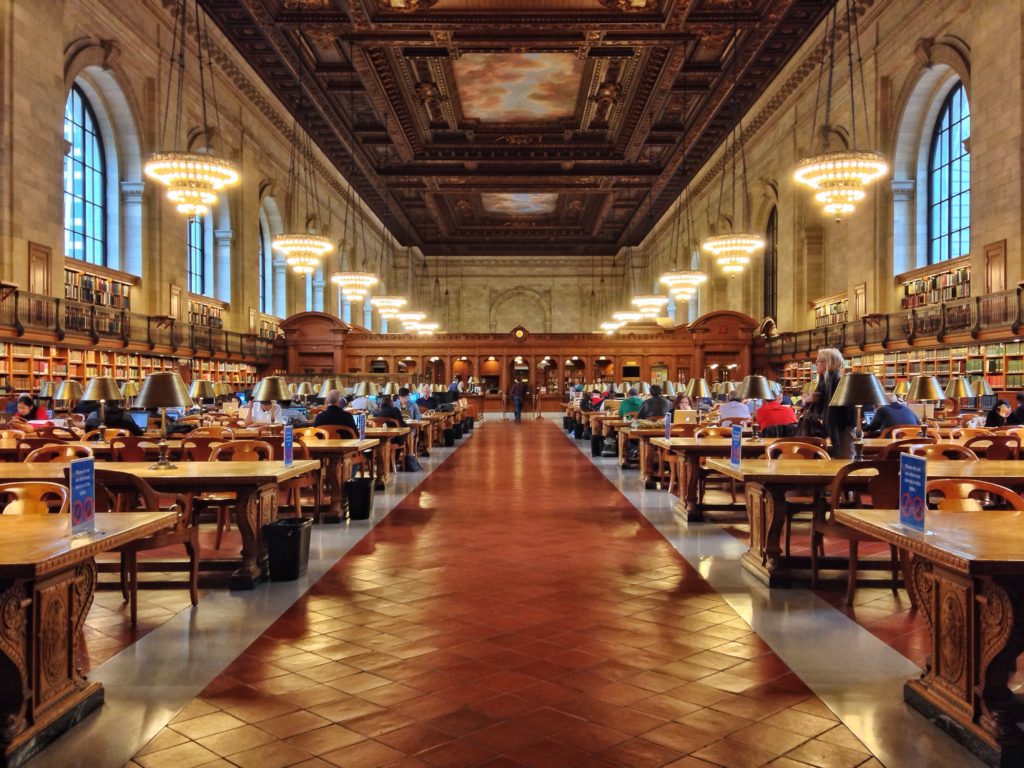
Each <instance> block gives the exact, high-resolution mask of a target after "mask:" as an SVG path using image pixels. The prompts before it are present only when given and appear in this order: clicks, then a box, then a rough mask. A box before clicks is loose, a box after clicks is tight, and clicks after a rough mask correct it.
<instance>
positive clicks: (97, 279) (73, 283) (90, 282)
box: [64, 261, 139, 310]
mask: <svg viewBox="0 0 1024 768" xmlns="http://www.w3.org/2000/svg"><path fill="white" fill-rule="evenodd" d="M68 263H69V262H68V261H65V267H64V298H65V299H68V300H70V301H80V302H82V303H84V304H94V305H96V306H97V307H110V308H111V309H124V310H131V308H132V298H131V290H132V286H133V285H138V283H139V279H138V278H137V277H135V276H134V275H129V274H126V273H124V272H117V271H115V270H113V269H106V268H105V267H100V266H96V265H89V267H88V268H86V267H78V266H67V264H68Z"/></svg>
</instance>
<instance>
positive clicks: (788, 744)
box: [729, 723, 807, 755]
mask: <svg viewBox="0 0 1024 768" xmlns="http://www.w3.org/2000/svg"><path fill="white" fill-rule="evenodd" d="M729 738H730V739H732V740H733V741H738V742H740V743H742V744H746V745H748V746H751V747H756V748H758V749H763V750H765V751H767V752H771V753H772V754H775V755H782V754H785V753H786V752H789V751H790V750H791V749H794V748H796V747H797V746H799V745H800V744H803V743H804V742H805V741H807V738H806V737H805V736H800V735H799V734H796V733H793V732H792V731H786V730H783V729H782V728H776V727H775V726H772V725H765V724H764V723H755V724H754V725H751V726H749V727H747V728H744V729H742V730H740V731H736V732H735V733H733V734H731V735H730V736H729Z"/></svg>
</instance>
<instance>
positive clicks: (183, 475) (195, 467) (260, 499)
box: [0, 460, 320, 589]
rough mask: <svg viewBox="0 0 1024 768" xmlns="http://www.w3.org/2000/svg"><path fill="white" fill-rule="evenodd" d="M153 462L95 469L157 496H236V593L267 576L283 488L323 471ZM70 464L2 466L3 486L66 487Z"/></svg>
mask: <svg viewBox="0 0 1024 768" xmlns="http://www.w3.org/2000/svg"><path fill="white" fill-rule="evenodd" d="M151 466H152V463H151V462H148V461H140V462H131V461H122V462H104V461H98V462H96V469H112V470H116V471H119V472H129V473H131V474H133V475H135V476H137V477H141V478H142V479H143V480H145V481H146V482H147V483H149V484H150V485H151V486H153V489H154V490H155V491H156V492H157V493H183V494H191V493H203V492H205V491H218V492H233V493H235V494H236V495H237V497H238V501H237V503H236V509H237V518H238V531H239V534H240V535H241V537H242V562H241V565H240V567H239V568H238V570H236V571H235V572H234V573H233V574H231V588H232V589H252V588H253V587H254V586H255V585H256V584H258V583H259V581H260V579H261V578H263V577H264V576H265V575H266V574H267V551H266V547H265V546H264V543H263V524H264V523H269V522H270V521H271V520H274V519H276V518H277V492H278V484H279V483H281V482H284V481H285V480H291V479H292V478H295V477H300V476H302V475H305V474H307V473H309V472H316V471H317V470H318V469H319V468H320V462H319V461H312V460H307V461H296V462H294V463H293V464H290V465H285V463H284V462H281V461H182V462H179V463H178V464H177V465H176V467H175V469H150V467H151ZM66 467H67V464H25V463H7V464H0V483H13V482H24V481H26V480H28V481H32V480H42V481H45V482H53V483H63V482H64V469H65V468H66Z"/></svg>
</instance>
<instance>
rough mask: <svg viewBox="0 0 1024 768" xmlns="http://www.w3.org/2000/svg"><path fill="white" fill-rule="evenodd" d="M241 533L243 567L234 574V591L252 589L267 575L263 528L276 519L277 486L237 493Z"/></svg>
mask: <svg viewBox="0 0 1024 768" xmlns="http://www.w3.org/2000/svg"><path fill="white" fill-rule="evenodd" d="M236 510H237V512H236V517H237V518H238V532H239V534H240V535H241V537H242V564H241V565H240V566H239V568H238V570H237V571H235V572H234V573H232V574H231V581H230V586H231V589H252V588H253V587H255V586H256V585H257V584H259V583H260V580H261V579H262V578H263V577H264V576H266V575H267V547H266V543H265V542H264V541H263V526H264V524H266V523H269V522H270V521H271V520H275V519H276V518H277V483H268V484H267V485H264V486H261V487H259V488H254V489H253V490H251V491H248V492H246V491H238V503H237V506H236Z"/></svg>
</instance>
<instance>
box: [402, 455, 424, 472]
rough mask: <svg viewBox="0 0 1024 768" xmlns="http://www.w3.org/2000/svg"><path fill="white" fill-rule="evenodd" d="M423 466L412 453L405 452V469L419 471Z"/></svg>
mask: <svg viewBox="0 0 1024 768" xmlns="http://www.w3.org/2000/svg"><path fill="white" fill-rule="evenodd" d="M421 469H423V467H421V466H420V461H419V459H417V458H416V457H415V456H413V455H412V454H411V453H407V454H405V471H406V472H419V471H420V470H421Z"/></svg>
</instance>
